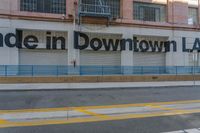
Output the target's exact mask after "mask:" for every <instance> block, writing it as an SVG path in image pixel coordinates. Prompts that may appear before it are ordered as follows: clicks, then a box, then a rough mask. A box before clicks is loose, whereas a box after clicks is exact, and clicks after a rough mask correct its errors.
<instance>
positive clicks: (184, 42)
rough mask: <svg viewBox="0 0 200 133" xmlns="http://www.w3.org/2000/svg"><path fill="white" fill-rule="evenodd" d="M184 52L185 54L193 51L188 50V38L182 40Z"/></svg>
mask: <svg viewBox="0 0 200 133" xmlns="http://www.w3.org/2000/svg"><path fill="white" fill-rule="evenodd" d="M182 51H183V52H190V51H191V50H190V49H187V48H186V38H185V37H183V38H182Z"/></svg>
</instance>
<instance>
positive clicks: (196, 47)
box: [193, 38, 200, 51]
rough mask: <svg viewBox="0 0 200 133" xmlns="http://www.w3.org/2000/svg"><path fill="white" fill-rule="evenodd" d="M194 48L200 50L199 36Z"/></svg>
mask: <svg viewBox="0 0 200 133" xmlns="http://www.w3.org/2000/svg"><path fill="white" fill-rule="evenodd" d="M193 50H197V51H200V40H199V38H196V39H195V42H194V46H193Z"/></svg>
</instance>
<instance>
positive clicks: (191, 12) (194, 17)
mask: <svg viewBox="0 0 200 133" xmlns="http://www.w3.org/2000/svg"><path fill="white" fill-rule="evenodd" d="M188 24H191V25H193V24H198V8H192V7H189V8H188Z"/></svg>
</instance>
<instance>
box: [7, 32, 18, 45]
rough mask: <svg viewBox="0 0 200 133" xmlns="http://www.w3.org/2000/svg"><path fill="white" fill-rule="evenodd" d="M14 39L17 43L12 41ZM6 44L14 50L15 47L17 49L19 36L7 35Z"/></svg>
mask: <svg viewBox="0 0 200 133" xmlns="http://www.w3.org/2000/svg"><path fill="white" fill-rule="evenodd" d="M12 37H13V38H14V39H15V41H14V42H13V43H12V42H11V40H10V39H11V38H12ZM5 44H6V46H8V47H10V48H13V47H17V48H18V46H17V45H18V43H17V36H16V35H15V34H14V33H8V34H6V36H5Z"/></svg>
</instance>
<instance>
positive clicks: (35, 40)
mask: <svg viewBox="0 0 200 133" xmlns="http://www.w3.org/2000/svg"><path fill="white" fill-rule="evenodd" d="M38 42H39V41H38V38H37V37H36V36H33V35H29V36H27V37H25V38H24V46H25V47H26V48H28V49H35V48H37V46H38V45H37V44H36V43H38ZM30 43H34V44H32V45H30Z"/></svg>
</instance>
